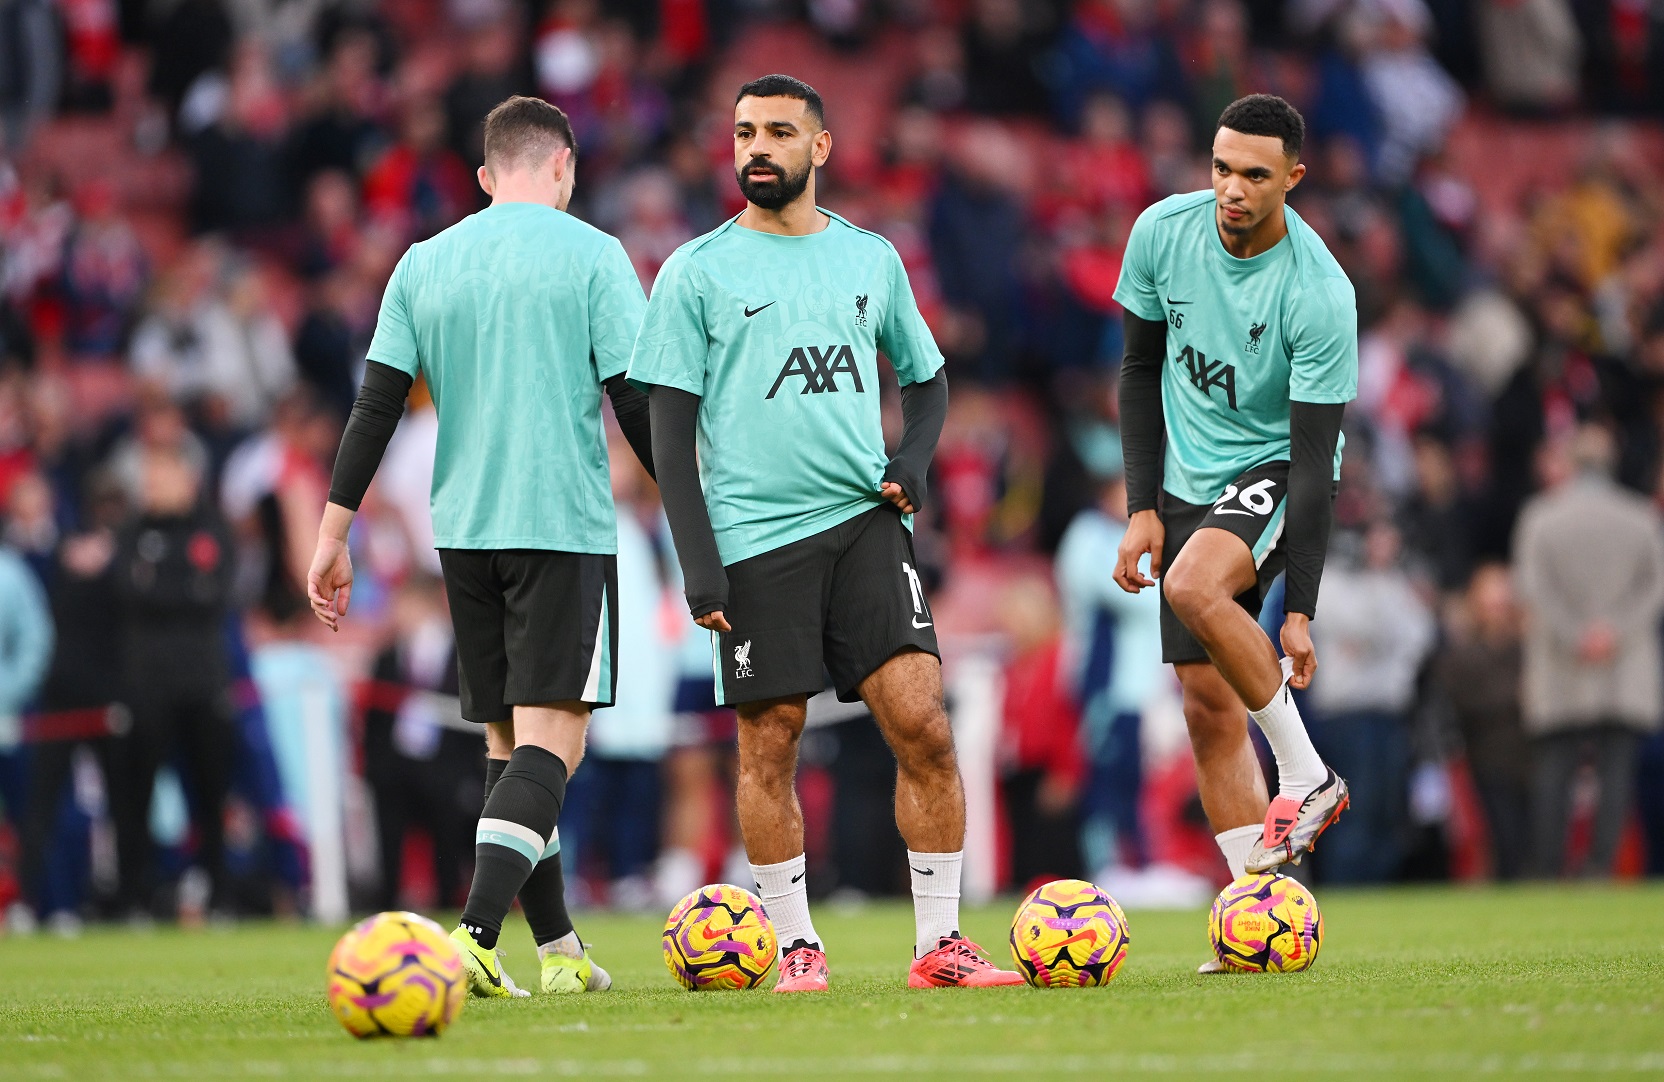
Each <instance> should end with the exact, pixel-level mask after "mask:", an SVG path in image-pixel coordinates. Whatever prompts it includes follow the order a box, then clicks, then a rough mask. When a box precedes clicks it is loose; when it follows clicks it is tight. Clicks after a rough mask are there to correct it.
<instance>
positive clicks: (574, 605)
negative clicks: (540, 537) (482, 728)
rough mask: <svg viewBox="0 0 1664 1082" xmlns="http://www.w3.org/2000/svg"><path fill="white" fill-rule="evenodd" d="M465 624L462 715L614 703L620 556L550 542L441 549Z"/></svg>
mask: <svg viewBox="0 0 1664 1082" xmlns="http://www.w3.org/2000/svg"><path fill="white" fill-rule="evenodd" d="M439 566H440V569H441V570H442V572H443V573H444V577H445V594H446V596H447V597H448V598H449V599H450V602H451V624H452V626H453V627H455V628H456V656H457V672H458V677H459V681H458V682H459V684H460V691H461V695H462V716H463V717H464V718H465V719H467V720H468V721H475V722H481V723H488V722H497V721H507V720H509V719H510V718H512V717H513V716H514V707H516V706H526V705H533V704H537V703H549V702H564V701H569V700H574V699H576V700H579V701H581V702H585V703H588V704H589V706H590V708H591V709H594V708H596V707H602V706H610V705H612V703H613V701H614V699H615V698H616V697H617V688H618V667H617V664H616V659H617V657H618V605H617V601H616V600H615V599H616V598H617V597H618V558H617V557H616V556H612V555H603V554H599V553H589V552H554V551H547V550H542V549H440V550H439Z"/></svg>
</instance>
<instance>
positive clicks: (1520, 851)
mask: <svg viewBox="0 0 1664 1082" xmlns="http://www.w3.org/2000/svg"><path fill="white" fill-rule="evenodd" d="M1466 602H1467V603H1466V610H1467V620H1466V621H1465V627H1463V628H1461V629H1460V630H1459V631H1458V632H1457V633H1456V634H1454V635H1452V636H1451V640H1450V642H1448V643H1447V644H1446V645H1445V648H1444V649H1443V650H1442V651H1441V652H1440V658H1439V663H1438V679H1439V684H1440V686H1441V687H1442V688H1443V691H1444V695H1445V698H1446V700H1447V701H1448V702H1449V703H1450V709H1451V712H1452V714H1454V715H1455V721H1456V725H1457V728H1458V729H1459V730H1460V731H1461V735H1462V744H1463V747H1464V748H1465V749H1466V752H1467V761H1468V771H1469V772H1470V773H1471V774H1472V775H1473V785H1474V788H1475V789H1476V790H1478V792H1479V803H1480V804H1481V805H1482V806H1483V807H1484V809H1485V821H1486V827H1487V828H1488V829H1489V831H1490V835H1491V866H1492V871H1493V872H1494V873H1495V875H1496V877H1497V878H1498V879H1518V878H1520V877H1521V876H1523V875H1525V874H1526V873H1527V872H1528V871H1529V870H1530V862H1531V745H1530V742H1529V741H1528V740H1527V739H1526V736H1525V724H1524V722H1523V721H1522V720H1521V718H1520V666H1521V663H1522V650H1523V648H1522V646H1521V640H1520V618H1519V610H1518V607H1517V606H1516V605H1515V603H1514V591H1513V585H1512V583H1511V582H1510V580H1509V574H1508V569H1507V568H1506V567H1504V566H1503V565H1502V564H1496V563H1491V564H1483V565H1481V566H1480V567H1479V569H1478V570H1477V571H1475V572H1474V573H1473V579H1472V581H1471V582H1469V583H1468V591H1467V598H1466Z"/></svg>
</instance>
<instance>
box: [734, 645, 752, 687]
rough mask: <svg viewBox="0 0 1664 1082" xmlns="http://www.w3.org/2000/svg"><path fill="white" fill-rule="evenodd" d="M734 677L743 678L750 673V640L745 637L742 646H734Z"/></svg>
mask: <svg viewBox="0 0 1664 1082" xmlns="http://www.w3.org/2000/svg"><path fill="white" fill-rule="evenodd" d="M734 665H735V669H734V679H735V680H743V679H745V678H746V677H748V676H750V675H751V640H750V639H746V640H745V644H744V645H743V646H736V647H734Z"/></svg>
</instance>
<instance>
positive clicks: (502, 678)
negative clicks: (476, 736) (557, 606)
mask: <svg viewBox="0 0 1664 1082" xmlns="http://www.w3.org/2000/svg"><path fill="white" fill-rule="evenodd" d="M491 557H492V553H491V552H489V551H485V550H476V549H440V550H439V568H440V573H441V574H442V575H443V577H444V580H445V597H446V599H447V600H449V602H450V607H451V627H452V628H453V629H454V630H455V632H456V660H457V676H458V684H459V687H458V691H459V693H460V696H461V699H462V716H463V717H464V718H466V719H467V720H468V721H474V722H482V723H484V722H501V721H508V720H509V719H510V717H511V712H510V708H509V705H508V702H507V699H506V696H507V685H508V652H507V649H506V647H505V644H504V640H503V622H504V614H505V604H504V600H503V586H502V583H501V582H500V581H499V580H498V578H497V572H496V569H495V568H494V567H493V566H492V560H491Z"/></svg>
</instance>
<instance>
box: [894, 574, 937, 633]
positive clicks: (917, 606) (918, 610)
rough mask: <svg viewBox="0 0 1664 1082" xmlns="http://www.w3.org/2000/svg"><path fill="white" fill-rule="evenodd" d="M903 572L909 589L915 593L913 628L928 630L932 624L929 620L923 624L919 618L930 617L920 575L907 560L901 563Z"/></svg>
mask: <svg viewBox="0 0 1664 1082" xmlns="http://www.w3.org/2000/svg"><path fill="white" fill-rule="evenodd" d="M901 570H902V573H903V574H905V575H906V576H907V585H908V587H909V588H910V589H911V590H912V591H913V626H914V627H915V628H927V627H929V626H930V623H931V622H930V621H929V620H926V621H924V622H923V623H920V622H919V617H921V616H925V615H928V613H926V611H925V607H924V587H923V586H921V585H920V584H919V573H918V572H917V571H915V570H914V569H913V565H912V564H909V563H908V562H907V561H905V560H903V561H902V563H901Z"/></svg>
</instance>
